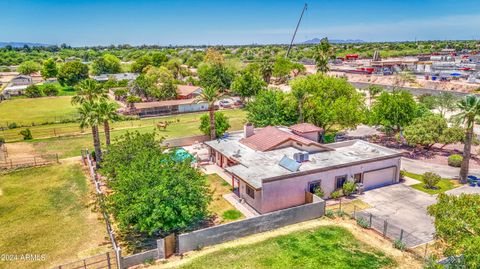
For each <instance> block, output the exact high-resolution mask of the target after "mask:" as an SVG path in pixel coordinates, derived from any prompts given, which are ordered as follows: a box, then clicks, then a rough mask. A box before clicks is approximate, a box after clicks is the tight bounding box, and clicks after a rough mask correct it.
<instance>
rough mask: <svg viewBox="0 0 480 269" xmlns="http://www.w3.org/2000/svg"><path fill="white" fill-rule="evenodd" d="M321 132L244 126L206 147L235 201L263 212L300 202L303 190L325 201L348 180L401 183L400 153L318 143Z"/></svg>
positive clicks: (361, 144)
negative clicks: (317, 191) (322, 195)
mask: <svg viewBox="0 0 480 269" xmlns="http://www.w3.org/2000/svg"><path fill="white" fill-rule="evenodd" d="M321 131H322V130H321V129H320V128H318V127H316V126H313V125H310V124H299V125H294V126H292V127H291V128H287V127H273V126H268V127H265V128H263V129H260V130H254V128H253V126H252V125H251V124H247V125H245V127H244V131H243V132H234V133H229V134H227V135H225V136H224V137H222V138H219V139H217V140H212V141H208V142H205V144H206V145H208V146H209V147H210V149H211V157H212V158H213V160H214V161H215V163H216V164H217V165H219V166H221V167H223V168H225V170H226V171H227V172H228V173H230V174H231V175H232V184H233V186H234V187H238V189H237V191H236V193H237V194H238V195H239V197H240V198H241V199H244V200H245V202H247V203H248V204H249V205H250V206H252V207H253V208H255V210H257V211H258V212H260V213H262V214H263V213H267V212H271V211H275V210H280V209H284V208H289V207H293V206H298V205H301V204H304V203H305V191H310V192H313V191H314V190H315V188H317V187H321V188H322V190H323V192H324V193H325V197H329V196H330V194H331V193H332V192H333V191H335V190H336V189H339V188H341V187H342V186H343V184H344V183H345V182H346V181H347V180H350V181H354V182H355V183H362V184H363V186H364V189H366V190H368V189H373V188H377V187H382V186H386V185H390V184H394V183H396V182H398V181H399V172H400V171H399V170H400V157H401V154H400V153H399V152H397V151H394V150H391V149H388V148H385V147H382V146H378V145H376V144H372V143H369V142H365V141H361V140H351V141H345V142H338V143H332V144H328V145H325V144H320V143H318V142H317V141H318V135H319V132H321ZM315 133H316V134H315Z"/></svg>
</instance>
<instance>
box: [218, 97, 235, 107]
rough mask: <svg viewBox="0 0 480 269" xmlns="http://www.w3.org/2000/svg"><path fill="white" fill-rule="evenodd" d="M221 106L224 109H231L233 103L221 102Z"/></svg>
mask: <svg viewBox="0 0 480 269" xmlns="http://www.w3.org/2000/svg"><path fill="white" fill-rule="evenodd" d="M218 103H219V105H220V106H221V107H223V108H229V107H232V103H231V102H230V101H228V100H225V99H224V100H220V102H218Z"/></svg>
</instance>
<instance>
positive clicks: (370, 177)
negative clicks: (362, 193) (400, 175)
mask: <svg viewBox="0 0 480 269" xmlns="http://www.w3.org/2000/svg"><path fill="white" fill-rule="evenodd" d="M396 174H397V168H396V167H390V168H385V169H381V170H375V171H370V172H365V173H363V185H364V186H365V189H366V190H369V189H373V188H378V187H382V186H386V185H390V184H392V183H394V182H395V178H396Z"/></svg>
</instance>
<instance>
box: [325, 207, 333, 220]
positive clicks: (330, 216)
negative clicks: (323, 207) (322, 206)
mask: <svg viewBox="0 0 480 269" xmlns="http://www.w3.org/2000/svg"><path fill="white" fill-rule="evenodd" d="M325 216H326V217H327V218H330V219H333V218H335V213H334V212H333V210H331V209H328V210H327V211H325Z"/></svg>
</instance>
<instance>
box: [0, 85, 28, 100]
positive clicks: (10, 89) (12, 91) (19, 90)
mask: <svg viewBox="0 0 480 269" xmlns="http://www.w3.org/2000/svg"><path fill="white" fill-rule="evenodd" d="M28 86H29V85H18V86H7V87H6V88H5V89H3V94H4V95H5V97H6V98H7V99H9V98H10V96H18V95H23V94H25V90H26V89H27V88H28Z"/></svg>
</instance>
